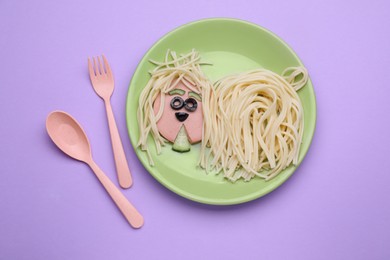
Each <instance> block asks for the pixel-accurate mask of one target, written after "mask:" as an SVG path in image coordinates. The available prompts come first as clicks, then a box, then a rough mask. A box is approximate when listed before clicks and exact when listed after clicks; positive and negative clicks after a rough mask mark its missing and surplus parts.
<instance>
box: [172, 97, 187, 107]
mask: <svg viewBox="0 0 390 260" xmlns="http://www.w3.org/2000/svg"><path fill="white" fill-rule="evenodd" d="M184 105H185V104H184V101H183V99H182V98H181V97H174V98H172V100H171V108H173V109H175V110H179V109H181V108H182V107H184Z"/></svg>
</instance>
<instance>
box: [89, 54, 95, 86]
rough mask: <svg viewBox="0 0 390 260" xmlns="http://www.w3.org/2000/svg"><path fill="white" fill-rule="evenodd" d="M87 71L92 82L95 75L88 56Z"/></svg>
mask: <svg viewBox="0 0 390 260" xmlns="http://www.w3.org/2000/svg"><path fill="white" fill-rule="evenodd" d="M88 71H89V78H90V79H91V82H93V81H94V80H95V77H96V76H95V71H94V70H93V66H92V62H91V60H90V58H88Z"/></svg>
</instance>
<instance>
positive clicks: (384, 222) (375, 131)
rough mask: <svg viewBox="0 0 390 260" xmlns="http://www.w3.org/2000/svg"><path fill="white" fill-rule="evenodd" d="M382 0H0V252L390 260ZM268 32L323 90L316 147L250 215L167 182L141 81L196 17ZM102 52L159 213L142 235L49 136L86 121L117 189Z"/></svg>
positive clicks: (7, 255)
mask: <svg viewBox="0 0 390 260" xmlns="http://www.w3.org/2000/svg"><path fill="white" fill-rule="evenodd" d="M389 8H390V5H389V2H388V1H385V0H382V1H335V0H332V1H309V0H296V1H280V0H274V1H255V0H252V1H226V0H219V1H209V0H198V1H180V0H171V1H156V2H155V3H152V1H137V2H135V1H111V0H110V1H107V0H106V1H102V0H99V1H96V0H87V1H78V0H71V1H61V2H59V1H12V0H9V1H7V0H2V1H0V106H1V111H2V112H1V113H0V122H1V127H0V138H1V139H0V140H1V141H0V162H1V164H0V165H1V166H0V172H1V174H0V177H1V180H0V259H1V260H3V259H18V260H19V259H215V258H216V259H390V248H389V247H388V246H389V244H390V233H389V230H390V206H389V198H390V188H389V186H390V167H389V165H388V162H389V161H390V148H389V147H390V146H389V145H390V134H389V133H390V132H389V131H390V130H389V126H390V124H389V123H390V122H389V111H390V102H389V95H390V85H389V83H390V73H389V64H390V41H389V39H390V37H389V36H390V30H389V28H390V19H389V15H388V10H389ZM210 17H231V18H239V19H244V20H248V21H250V22H253V23H257V24H259V25H261V26H264V27H266V28H268V29H270V30H271V31H273V32H275V33H276V34H277V35H279V36H280V37H281V38H282V39H284V40H285V41H286V42H287V43H289V44H290V46H291V47H292V48H293V49H294V50H295V51H296V52H297V54H298V55H299V56H300V58H301V59H302V61H303V62H304V63H305V65H306V66H307V68H308V70H309V72H310V75H311V79H312V81H313V84H314V88H315V92H316V95H317V105H318V121H317V129H316V133H315V136H314V139H313V143H312V146H311V148H310V150H309V153H308V155H307V157H306V159H305V160H304V162H303V163H302V165H301V166H300V167H299V169H298V170H297V171H296V173H295V174H294V175H293V176H292V178H291V179H290V180H289V181H287V182H286V183H285V184H284V185H283V186H282V187H280V188H279V189H277V190H276V191H274V192H272V193H271V194H269V195H267V196H265V197H263V198H261V199H258V200H255V201H252V202H250V203H246V204H243V205H238V206H231V207H214V206H205V205H201V204H198V203H195V202H191V201H189V200H186V199H183V198H181V197H179V196H177V195H175V194H174V193H172V192H170V191H168V190H167V189H165V188H164V187H162V186H161V185H160V184H159V183H158V182H157V181H155V180H154V179H153V178H152V177H151V176H150V175H149V174H148V173H147V172H146V171H145V169H144V168H143V167H142V165H141V164H140V162H139V161H138V160H137V158H136V156H135V154H134V151H133V149H132V147H131V145H130V141H129V138H128V135H127V128H126V120H125V103H126V95H127V90H128V85H129V82H130V79H131V77H132V74H133V73H134V70H135V68H136V66H137V64H138V62H139V61H140V59H141V58H142V56H143V54H144V53H145V52H146V51H147V50H148V48H150V47H151V46H152V45H153V44H154V43H155V41H157V40H158V39H159V38H160V37H161V36H163V35H164V34H165V33H167V32H169V31H170V30H172V29H174V28H176V27H178V26H180V25H182V24H184V23H187V22H190V21H194V20H198V19H202V18H210ZM101 53H104V54H105V55H106V56H107V57H108V59H109V61H110V63H111V65H112V68H113V70H114V74H115V80H116V89H115V92H114V95H113V97H112V104H113V109H114V113H115V114H116V118H117V123H118V127H119V131H120V134H121V136H122V139H123V142H124V145H125V152H126V154H127V156H128V160H129V163H130V168H131V170H132V172H133V177H134V186H133V188H131V189H130V190H125V191H123V193H124V194H125V196H126V197H128V198H129V199H130V200H131V201H132V202H133V203H134V204H135V205H136V206H137V207H138V208H139V210H140V211H141V212H142V213H143V215H144V216H145V225H144V227H143V228H141V229H139V230H134V229H132V228H130V226H129V225H128V223H127V222H126V221H125V219H124V218H123V217H122V216H121V214H120V213H119V211H118V210H117V209H116V207H115V206H114V204H113V203H112V202H111V200H110V199H109V197H108V196H107V195H106V193H105V192H104V190H103V189H102V188H101V187H100V186H99V183H98V181H97V180H96V179H95V177H94V176H93V174H92V172H91V171H90V169H89V168H88V167H87V166H86V165H84V164H82V163H79V162H77V161H74V160H71V159H69V158H68V157H66V156H65V155H63V154H62V153H61V152H60V151H59V150H58V149H57V148H56V147H55V146H54V145H53V144H52V142H51V141H50V139H49V138H48V136H47V134H46V131H45V119H46V116H47V115H48V113H49V112H51V111H52V110H57V109H60V110H65V111H67V112H69V113H71V114H72V115H73V116H74V117H76V118H77V119H78V120H79V121H80V122H81V124H82V125H83V127H84V129H85V130H86V132H87V134H88V136H89V139H90V141H91V145H92V149H93V154H94V158H95V160H96V162H97V163H98V164H99V165H100V166H101V168H102V169H103V170H104V171H105V172H106V173H107V175H108V176H109V177H110V178H111V179H112V180H114V183H117V181H116V177H115V168H114V161H113V158H112V154H111V144H110V140H109V137H108V127H107V120H106V117H105V114H104V113H105V111H104V106H103V102H102V100H100V99H99V98H98V97H97V96H96V94H95V93H94V92H93V90H92V88H91V86H90V83H89V79H88V75H87V64H86V58H87V57H88V56H93V55H98V54H101Z"/></svg>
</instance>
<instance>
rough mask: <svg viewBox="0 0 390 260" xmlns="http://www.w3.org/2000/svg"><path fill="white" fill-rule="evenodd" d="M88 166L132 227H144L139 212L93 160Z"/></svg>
mask: <svg viewBox="0 0 390 260" xmlns="http://www.w3.org/2000/svg"><path fill="white" fill-rule="evenodd" d="M88 164H89V166H90V167H91V169H92V170H93V171H94V173H95V175H96V177H97V178H98V179H99V181H100V182H101V184H102V185H103V187H104V188H105V189H106V191H107V192H108V194H109V195H110V196H111V198H112V200H113V201H114V202H115V204H116V205H117V206H118V208H119V209H120V211H121V212H122V214H123V215H124V216H125V218H126V219H127V221H128V222H129V223H130V225H131V226H132V227H134V228H140V227H142V225H143V224H144V218H143V217H142V215H141V214H140V213H139V212H138V210H137V209H136V208H135V207H134V206H133V205H132V204H131V203H130V202H129V201H128V200H127V198H126V197H125V196H124V195H123V194H122V193H121V192H120V191H119V189H118V188H117V187H116V186H115V185H114V184H113V183H112V181H111V180H110V179H109V178H108V177H107V176H106V175H105V174H104V172H103V171H102V170H101V169H100V168H99V166H98V165H97V164H96V163H95V162H94V161H93V160H91V162H89V163H88Z"/></svg>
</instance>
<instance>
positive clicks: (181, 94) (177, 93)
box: [168, 88, 186, 96]
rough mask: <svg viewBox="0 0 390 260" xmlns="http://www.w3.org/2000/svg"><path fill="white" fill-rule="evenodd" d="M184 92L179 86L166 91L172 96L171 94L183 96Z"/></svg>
mask: <svg viewBox="0 0 390 260" xmlns="http://www.w3.org/2000/svg"><path fill="white" fill-rule="evenodd" d="M185 93H186V92H185V91H184V90H182V89H180V88H175V89H173V90H171V91H169V92H168V94H169V95H171V96H173V95H180V96H183V95H184V94H185Z"/></svg>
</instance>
